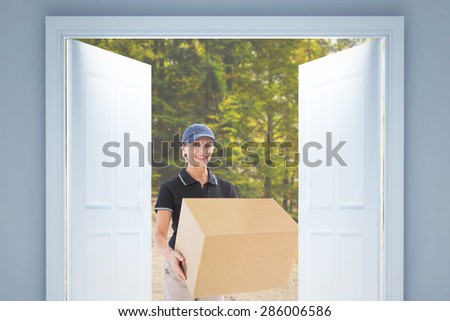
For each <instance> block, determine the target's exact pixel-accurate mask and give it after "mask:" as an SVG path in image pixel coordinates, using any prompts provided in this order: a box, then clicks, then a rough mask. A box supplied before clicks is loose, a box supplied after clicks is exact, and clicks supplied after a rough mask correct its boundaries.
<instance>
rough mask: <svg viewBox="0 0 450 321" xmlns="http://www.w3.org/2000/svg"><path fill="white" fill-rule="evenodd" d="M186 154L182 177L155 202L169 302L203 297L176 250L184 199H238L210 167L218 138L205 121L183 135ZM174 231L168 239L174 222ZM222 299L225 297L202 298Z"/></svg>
mask: <svg viewBox="0 0 450 321" xmlns="http://www.w3.org/2000/svg"><path fill="white" fill-rule="evenodd" d="M181 141H182V144H183V146H182V155H183V157H184V158H185V160H186V162H187V166H186V168H183V169H182V170H181V172H180V173H179V174H178V176H176V177H173V178H171V179H169V180H167V181H165V182H163V183H162V184H161V188H160V191H159V194H158V199H157V201H156V205H155V211H156V213H157V215H156V225H155V229H154V242H155V246H156V249H157V251H158V252H159V253H160V254H161V255H162V256H163V257H164V278H163V296H164V300H169V301H192V300H200V299H197V298H193V297H192V295H191V294H190V292H189V290H188V288H187V286H186V283H185V280H186V275H185V273H184V272H183V269H182V268H181V265H180V263H181V262H182V261H184V257H183V254H182V253H180V252H178V251H176V250H175V242H176V237H177V228H178V221H179V218H180V210H181V203H182V200H183V198H203V197H205V198H236V197H237V193H236V190H235V188H234V186H233V185H232V184H231V183H230V182H228V181H227V180H225V179H222V178H220V177H217V176H215V175H214V174H213V173H212V171H211V170H210V169H209V168H208V167H207V165H208V162H209V161H210V158H211V156H212V153H213V151H214V143H215V137H214V133H213V132H212V130H211V129H210V128H209V127H208V126H206V125H203V124H197V123H196V124H193V125H191V126H189V127H188V128H187V129H186V130H185V132H184V134H183V137H182V140H181ZM171 220H172V229H173V234H172V236H171V238H170V240H169V242H167V239H168V236H167V235H168V230H169V225H170V221H171ZM201 300H211V301H213V300H214V301H219V300H223V296H219V297H208V298H202V299H201Z"/></svg>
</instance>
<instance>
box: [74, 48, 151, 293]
mask: <svg viewBox="0 0 450 321" xmlns="http://www.w3.org/2000/svg"><path fill="white" fill-rule="evenodd" d="M67 46H68V48H67V49H68V50H67V52H68V56H67V77H68V87H67V105H68V124H67V125H68V133H67V134H68V150H67V153H68V164H67V171H68V200H67V204H68V224H67V226H68V230H67V240H68V298H69V299H70V300H149V299H150V298H151V209H150V179H151V178H150V166H149V165H148V164H147V163H145V164H144V165H145V166H144V167H139V158H138V154H137V152H138V149H137V147H131V148H130V154H131V158H130V159H131V161H130V166H129V167H124V157H123V156H124V149H123V141H124V134H125V133H129V135H130V140H131V141H134V142H140V143H141V144H142V145H143V146H146V144H147V142H149V141H150V134H151V128H150V124H151V114H150V107H151V66H149V65H146V64H144V63H141V62H137V61H134V60H132V59H129V58H126V57H123V56H120V55H117V54H114V53H111V52H108V51H105V50H102V49H100V48H97V47H94V46H91V45H88V44H85V43H82V42H79V41H76V40H68V43H67ZM111 141H115V142H120V148H119V149H114V148H111V149H110V150H111V151H115V152H117V153H118V154H120V155H121V157H122V162H121V163H120V165H119V166H117V167H103V166H102V162H103V161H107V162H111V161H113V160H114V159H112V158H111V157H109V156H106V155H104V154H103V145H104V144H105V143H107V142H111Z"/></svg>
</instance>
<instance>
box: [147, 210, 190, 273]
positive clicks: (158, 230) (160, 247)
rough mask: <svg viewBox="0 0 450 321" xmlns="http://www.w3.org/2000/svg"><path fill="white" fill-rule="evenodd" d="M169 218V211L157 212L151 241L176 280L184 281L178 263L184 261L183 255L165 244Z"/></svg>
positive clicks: (170, 215)
mask: <svg viewBox="0 0 450 321" xmlns="http://www.w3.org/2000/svg"><path fill="white" fill-rule="evenodd" d="M171 217H172V213H171V212H170V211H166V210H158V213H157V215H156V224H155V231H154V235H153V241H154V242H155V247H156V250H157V251H158V252H159V253H160V254H161V255H162V256H164V258H165V259H166V260H167V262H169V264H170V266H171V267H172V270H173V271H174V272H175V274H176V275H177V276H178V278H179V279H180V280H186V275H185V274H184V272H183V269H182V268H181V266H180V262H182V261H184V257H183V255H181V253H180V252H178V251H176V250H172V249H171V248H170V247H169V245H168V244H167V231H168V230H169V225H170V219H171Z"/></svg>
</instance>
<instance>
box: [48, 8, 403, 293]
mask: <svg viewBox="0 0 450 321" xmlns="http://www.w3.org/2000/svg"><path fill="white" fill-rule="evenodd" d="M145 19H147V20H149V21H151V22H152V24H150V25H153V26H154V25H155V23H156V25H158V24H159V27H162V26H166V27H164V28H168V29H167V30H169V32H164V33H161V32H155V31H154V30H153V31H152V28H151V27H150V28H146V27H143V26H141V29H142V30H144V29H145V31H143V32H144V34H145V36H143V35H144V34H142V33H140V32H137V33H136V30H137V29H136V28H131V29H129V27H130V26H133V25H135V24H136V23H137V22H134V21H135V20H134V19H133V22H130V21H131V20H127V18H117V19H116V20H117V21H116V23H118V22H119V21H122V22H124V21H125V22H126V21H128V22H129V23H130V24H126V25H121V26H120V27H117V25H116V26H115V27H114V24H112V25H111V24H110V18H107V20H104V21H103V20H102V19H96V20H95V22H93V21H94V20H92V19H89V18H75V19H73V18H72V19H67V18H63V17H61V18H57V17H54V18H48V19H47V33H48V35H49V37H47V39H48V41H47V62H48V64H47V66H48V67H47V74H48V77H47V98H48V100H47V115H48V121H47V130H48V131H47V133H48V135H47V146H48V149H47V168H48V169H50V168H52V169H55V168H56V170H54V171H50V170H48V171H47V224H48V225H47V227H48V228H47V255H48V256H47V257H48V265H47V271H48V273H47V275H48V278H47V290H48V298H65V299H68V298H69V299H70V297H69V296H68V295H67V294H68V293H67V288H68V287H67V283H66V273H67V270H66V269H65V262H69V266H70V259H68V260H67V261H66V260H65V256H66V254H67V248H66V246H65V242H64V237H65V236H64V233H62V232H63V231H64V229H65V226H66V223H67V222H66V221H65V220H64V219H63V220H61V214H63V215H67V214H66V213H67V211H66V206H65V205H64V204H65V202H64V199H65V197H66V196H67V195H69V194H70V186H69V185H67V182H69V181H70V175H69V176H66V173H65V172H64V168H65V164H66V155H65V153H64V147H63V146H64V145H65V144H66V137H65V134H64V133H65V128H66V127H65V125H64V120H65V119H66V115H65V111H64V108H63V109H61V106H64V104H63V102H64V100H65V91H64V88H65V86H66V84H65V83H64V81H63V82H61V80H62V79H64V77H61V75H63V74H64V59H63V57H64V53H65V48H64V40H66V39H74V38H78V39H80V38H98V39H101V38H114V35H117V34H120V35H121V37H125V38H134V37H133V35H137V34H138V38H148V39H157V38H172V37H171V36H170V35H172V36H173V35H174V34H176V33H177V32H178V33H179V32H180V31H179V30H181V29H177V28H175V29H177V30H178V31H175V32H174V31H173V28H171V27H169V26H171V25H176V24H173V23H174V21H172V22H171V23H170V24H169V25H166V24H167V23H168V22H169V20H171V19H168V20H167V17H166V18H164V19H159V18H145ZM145 19H144V20H145ZM174 19H175V20H177V19H178V18H174ZM174 19H172V20H174ZM223 19H225V18H219V19H217V18H214V19H213V20H214V21H212V20H211V19H208V18H204V19H200V20H201V21H203V20H204V21H203V23H207V24H209V28H208V32H207V33H205V32H204V30H206V29H202V28H203V27H201V26H200V27H199V25H196V24H194V25H192V24H189V23H188V24H186V25H184V28H185V29H184V30H183V32H182V33H183V37H182V38H186V39H187V38H190V39H194V38H195V36H199V35H201V36H202V37H205V34H209V35H211V34H213V36H212V37H211V36H209V37H208V38H214V37H217V36H218V34H221V35H222V36H223V33H220V32H219V31H218V30H222V29H221V28H223V25H222V24H220V23H219V24H216V23H215V21H216V20H217V21H219V20H223ZM226 19H229V18H226ZM315 19H316V20H314V19H312V20H311V19H303V18H290V19H279V18H274V19H266V18H261V19H259V18H257V19H254V22H255V24H254V25H253V26H251V27H250V26H249V25H248V24H246V23H245V21H244V20H242V19H240V18H236V21H237V22H239V23H240V25H241V26H244V25H247V28H244V27H243V28H244V29H245V30H246V31H244V32H243V33H240V32H236V31H232V32H228V34H227V33H226V34H227V36H228V37H230V38H231V39H234V38H246V37H242V35H246V36H247V38H248V36H249V35H252V36H253V37H255V38H258V37H260V36H261V35H267V33H266V32H264V31H260V30H259V31H256V30H258V28H262V26H263V25H264V26H265V28H267V25H266V23H267V22H269V26H270V28H273V32H271V33H270V34H271V35H275V36H273V37H274V38H283V37H282V36H283V35H286V32H287V31H286V30H291V31H290V32H287V33H288V34H289V35H290V37H292V35H293V33H295V35H296V36H295V37H294V38H308V37H307V36H308V35H309V36H310V37H311V36H312V35H313V36H314V37H317V36H318V35H320V37H323V35H324V34H329V35H331V36H339V37H343V38H351V36H352V35H353V36H356V37H360V36H361V35H363V36H365V37H363V38H373V37H375V38H376V37H378V36H379V37H381V39H385V40H386V41H387V42H386V45H387V51H386V54H385V56H386V57H387V62H386V72H387V75H386V77H385V79H386V80H387V83H386V97H385V99H384V107H385V108H386V109H385V110H386V116H387V117H386V121H385V124H386V127H383V129H382V133H383V134H386V133H388V135H386V144H385V145H383V146H384V147H385V148H384V150H383V152H384V153H383V156H382V157H383V160H385V159H387V160H388V161H385V162H384V163H385V164H386V165H387V166H386V168H385V171H384V172H383V173H382V174H381V175H380V181H381V182H380V186H382V187H383V188H382V190H383V191H384V192H385V194H386V195H390V196H389V197H387V198H383V200H384V203H383V204H382V205H381V206H382V209H383V210H385V211H384V213H385V218H386V219H387V221H386V222H387V223H388V225H389V228H387V229H386V232H387V234H388V237H387V238H386V239H387V240H388V241H389V242H386V247H387V251H386V252H384V253H385V254H386V256H387V259H386V260H385V261H382V263H381V265H383V267H384V266H386V274H387V276H388V277H387V278H383V279H385V280H386V281H387V282H386V287H385V288H380V289H379V293H381V298H382V299H383V298H387V299H392V298H399V293H402V290H401V289H402V287H401V278H396V277H393V276H395V275H397V276H398V275H399V273H400V274H401V273H402V272H400V271H401V267H402V262H403V261H402V257H403V256H402V254H401V253H402V252H398V251H401V244H402V243H401V239H402V237H401V236H402V231H403V227H402V226H403V225H402V220H403V216H402V213H403V212H402V206H401V202H400V199H401V197H400V199H399V198H398V197H397V198H396V200H394V198H393V197H391V196H392V195H393V192H394V191H396V194H395V195H403V194H402V191H403V186H402V184H401V183H400V181H401V177H400V176H401V175H400V174H395V173H401V172H402V171H398V170H399V169H401V168H403V167H402V166H403V165H402V164H403V163H402V148H400V149H398V148H396V149H395V151H393V149H392V146H393V145H395V144H396V146H397V147H400V146H402V135H401V134H399V133H401V130H400V129H401V128H402V125H403V123H402V122H401V121H400V119H399V117H400V116H401V115H402V111H403V100H402V98H401V95H402V88H403V87H402V85H401V84H402V82H401V77H400V76H401V75H402V72H403V69H402V66H403V65H402V62H403V60H402V58H401V57H402V52H403V51H402V50H403V47H402V43H401V41H399V40H398V39H402V35H403V27H402V21H400V20H401V19H395V18H386V17H383V18H369V19H367V17H365V18H364V21H365V23H364V27H361V26H362V25H361V24H360V23H359V20H358V19H362V18H354V19H348V18H345V19H327V18H315ZM66 20H67V21H66ZM89 20H91V21H89ZM153 20H155V21H153ZM188 20H189V19H188ZM241 20H242V21H241ZM294 20H295V23H294ZM321 20H322V21H321ZM372 20H373V21H372ZM378 20H380V21H378ZM318 21H319V22H324V23H319V24H317V22H318ZM86 22H87V25H86ZM104 22H108V23H107V25H108V26H109V27H108V26H106V25H104V26H103V25H102V24H103V23H104ZM67 23H68V24H67ZM261 23H263V24H261ZM297 23H299V25H301V26H302V27H301V28H300V29H301V31H300V29H299V27H298V26H297V25H296V24H297ZM380 23H381V25H385V26H386V29H383V30H384V31H380V30H379V26H380ZM201 24H202V23H200V25H201ZM61 25H64V26H65V27H64V28H61ZM68 25H70V26H71V28H68V27H67V26H68ZM100 25H102V27H101V28H103V29H102V30H103V31H102V32H92V30H98V29H95V28H98V27H99V26H100ZM81 26H82V28H80V27H81ZM337 26H340V27H337ZM342 26H346V28H345V30H347V31H345V32H343V31H339V30H341V29H340V28H341V27H342ZM86 27H87V29H89V28H92V29H90V30H87V29H86ZM105 28H106V29H105ZM117 28H118V29H117ZM280 28H281V29H280ZM69 29H70V31H67V30H69ZM216 29H217V30H216ZM250 29H251V30H250ZM263 29H264V28H263ZM75 30H78V31H75ZM81 30H83V31H81ZM105 30H106V31H105ZM118 30H120V31H118ZM170 30H171V31H170ZM214 30H216V31H214ZM261 30H262V29H261ZM264 30H266V29H264ZM319 30H320V31H319ZM355 30H358V31H355ZM386 30H388V31H386ZM189 34H190V35H191V36H190V37H186V35H189ZM393 34H397V35H399V36H400V37H399V38H393V37H392V35H393ZM53 35H57V37H53ZM124 35H126V36H124ZM152 35H154V36H152ZM168 35H169V36H168ZM305 36H306V37H305ZM349 36H350V37H349ZM263 38H264V36H263ZM288 38H289V37H288ZM199 39H200V38H199ZM55 54H56V57H57V59H53V58H54V57H53V56H54V55H55ZM319 60H320V59H319ZM394 63H395V64H394ZM394 70H395V71H396V72H394ZM399 77H400V78H399ZM344 85H345V84H344ZM344 87H345V86H344ZM311 88H314V85H312V86H311V87H310V89H311ZM312 96H314V97H316V98H320V97H323V96H322V95H320V94H319V95H318V94H317V93H316V94H315V95H314V94H313V95H312ZM312 96H311V97H312ZM300 99H301V98H300ZM230 105H232V104H230ZM393 105H395V106H397V108H392V106H393ZM68 116H70V115H69V111H68V115H67V119H69V117H68ZM319 116H320V115H319ZM61 120H63V122H61ZM394 120H395V125H396V126H394V127H392V126H393V121H394ZM360 123H361V122H360ZM341 125H342V124H341ZM68 127H69V128H68V129H69V131H70V124H68ZM61 129H63V131H62V135H60V136H58V135H57V134H58V133H60V134H61ZM53 133H54V134H53ZM381 136H382V135H379V137H381ZM58 137H59V138H58ZM300 137H303V136H302V135H300ZM62 138H64V139H62ZM61 143H63V145H61ZM399 144H400V145H399ZM323 146H325V145H323ZM52 155H54V156H56V157H54V158H52ZM352 157H353V158H355V156H354V155H353V156H351V155H350V158H352ZM393 169H396V171H394V170H393ZM52 173H53V174H52ZM58 173H59V174H58ZM319 175H322V174H319ZM322 176H323V175H322ZM338 177H339V178H342V177H345V173H344V172H339V173H338ZM61 178H63V179H62V180H61ZM383 178H386V179H383ZM340 183H342V180H341V182H340ZM313 190H314V188H312V189H311V191H313ZM351 192H352V190H351V188H345V186H344V188H343V189H341V190H340V191H339V193H338V194H336V195H338V196H339V197H340V199H339V200H341V201H343V202H341V203H340V204H338V205H339V206H341V207H348V208H351V207H353V208H358V207H361V204H360V203H358V202H357V201H358V199H357V198H353V199H352V198H351V197H348V196H349V195H351ZM127 200H129V199H125V201H127ZM311 200H313V201H314V202H315V203H314V202H312V203H311V204H312V205H314V204H315V205H314V206H315V207H316V208H318V207H321V206H322V207H323V206H324V205H326V204H325V203H326V202H325V203H324V202H322V203H321V201H323V200H319V202H317V199H314V197H313V198H311ZM359 200H361V198H359ZM126 203H127V202H125V204H126ZM313 203H314V204H313ZM288 204H289V202H288ZM91 205H93V206H94V207H95V206H97V207H98V206H103V205H102V204H100V205H99V204H95V202H94V203H92V204H91ZM317 205H319V206H317ZM314 206H312V207H314ZM63 217H64V216H63ZM69 217H70V215H69V216H68V218H69ZM300 221H301V219H300ZM393 231H396V233H393ZM399 231H400V232H399ZM315 232H317V231H315ZM326 233H328V232H327V231H321V232H320V233H318V234H317V233H316V234H315V235H316V236H319V237H317V238H316V239H315V241H316V242H315V243H314V244H315V245H314V246H316V247H319V248H320V247H321V246H323V245H324V244H326V242H327V238H326V237H325V236H326ZM320 236H324V237H320ZM341 236H344V237H346V238H342V239H340V241H339V242H338V245H339V246H347V245H348V246H349V248H353V249H355V250H357V251H360V253H362V252H361V244H363V245H364V244H365V243H364V242H362V243H361V242H358V241H357V239H358V238H359V237H360V235H358V234H354V233H353V234H352V232H351V231H350V230H347V232H344V233H341ZM348 237H350V238H348ZM363 239H364V238H363ZM105 244H106V242H105ZM94 252H95V251H94ZM363 252H364V251H363ZM319 263H320V262H319ZM343 267H345V265H344V266H340V267H339V268H340V269H342V268H343ZM52 272H54V273H52Z"/></svg>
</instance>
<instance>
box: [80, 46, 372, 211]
mask: <svg viewBox="0 0 450 321" xmlns="http://www.w3.org/2000/svg"><path fill="white" fill-rule="evenodd" d="M80 40H82V41H83V42H86V43H89V44H92V45H95V46H97V47H100V48H103V49H106V50H108V51H112V52H115V53H118V54H120V55H123V56H127V57H130V58H132V59H135V60H138V61H142V62H144V63H147V64H149V65H151V66H152V119H151V122H152V144H153V153H152V159H153V164H152V194H153V195H151V196H152V198H153V199H154V198H155V197H156V195H157V193H158V191H159V187H160V185H161V182H162V181H164V180H166V179H168V178H170V177H173V176H176V175H177V174H178V172H179V171H180V167H181V166H183V162H180V158H179V157H178V155H179V152H178V150H177V148H171V146H170V142H171V141H174V140H175V141H177V140H178V139H179V138H180V137H181V135H182V134H183V131H184V130H185V129H186V127H187V126H189V125H190V124H192V123H204V124H206V125H208V126H209V127H210V128H211V129H212V130H213V132H214V133H215V136H216V140H217V142H218V144H217V148H216V150H215V152H214V156H215V157H213V158H212V160H211V161H212V163H211V165H212V167H214V168H213V171H214V173H215V174H217V175H218V176H220V177H223V178H225V179H227V180H229V181H231V182H232V183H233V184H234V185H235V186H236V189H237V192H238V195H239V197H241V198H261V197H273V198H274V199H275V200H277V202H278V203H279V204H280V205H281V206H282V207H283V208H284V209H285V210H286V211H287V212H288V213H289V214H290V215H291V217H293V218H294V219H295V220H298V181H299V177H298V159H296V158H295V153H298V142H299V135H298V115H299V112H298V111H299V106H298V95H299V93H298V76H299V75H298V66H299V65H301V64H303V63H306V62H308V61H311V60H315V59H319V58H321V57H324V56H326V55H329V54H332V53H334V52H338V51H341V50H344V49H347V48H350V47H353V46H355V45H358V44H360V43H362V42H364V41H365V39H80ZM300 108H301V106H300ZM249 142H251V143H249ZM255 143H256V144H255ZM264 143H266V144H264ZM282 143H283V145H281V146H280V144H282ZM268 146H272V148H270V149H269V148H268ZM280 147H281V148H280ZM269 152H270V154H269ZM288 163H290V164H291V165H287V164H288ZM292 164H294V166H293V165H292ZM219 165H220V166H219Z"/></svg>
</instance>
